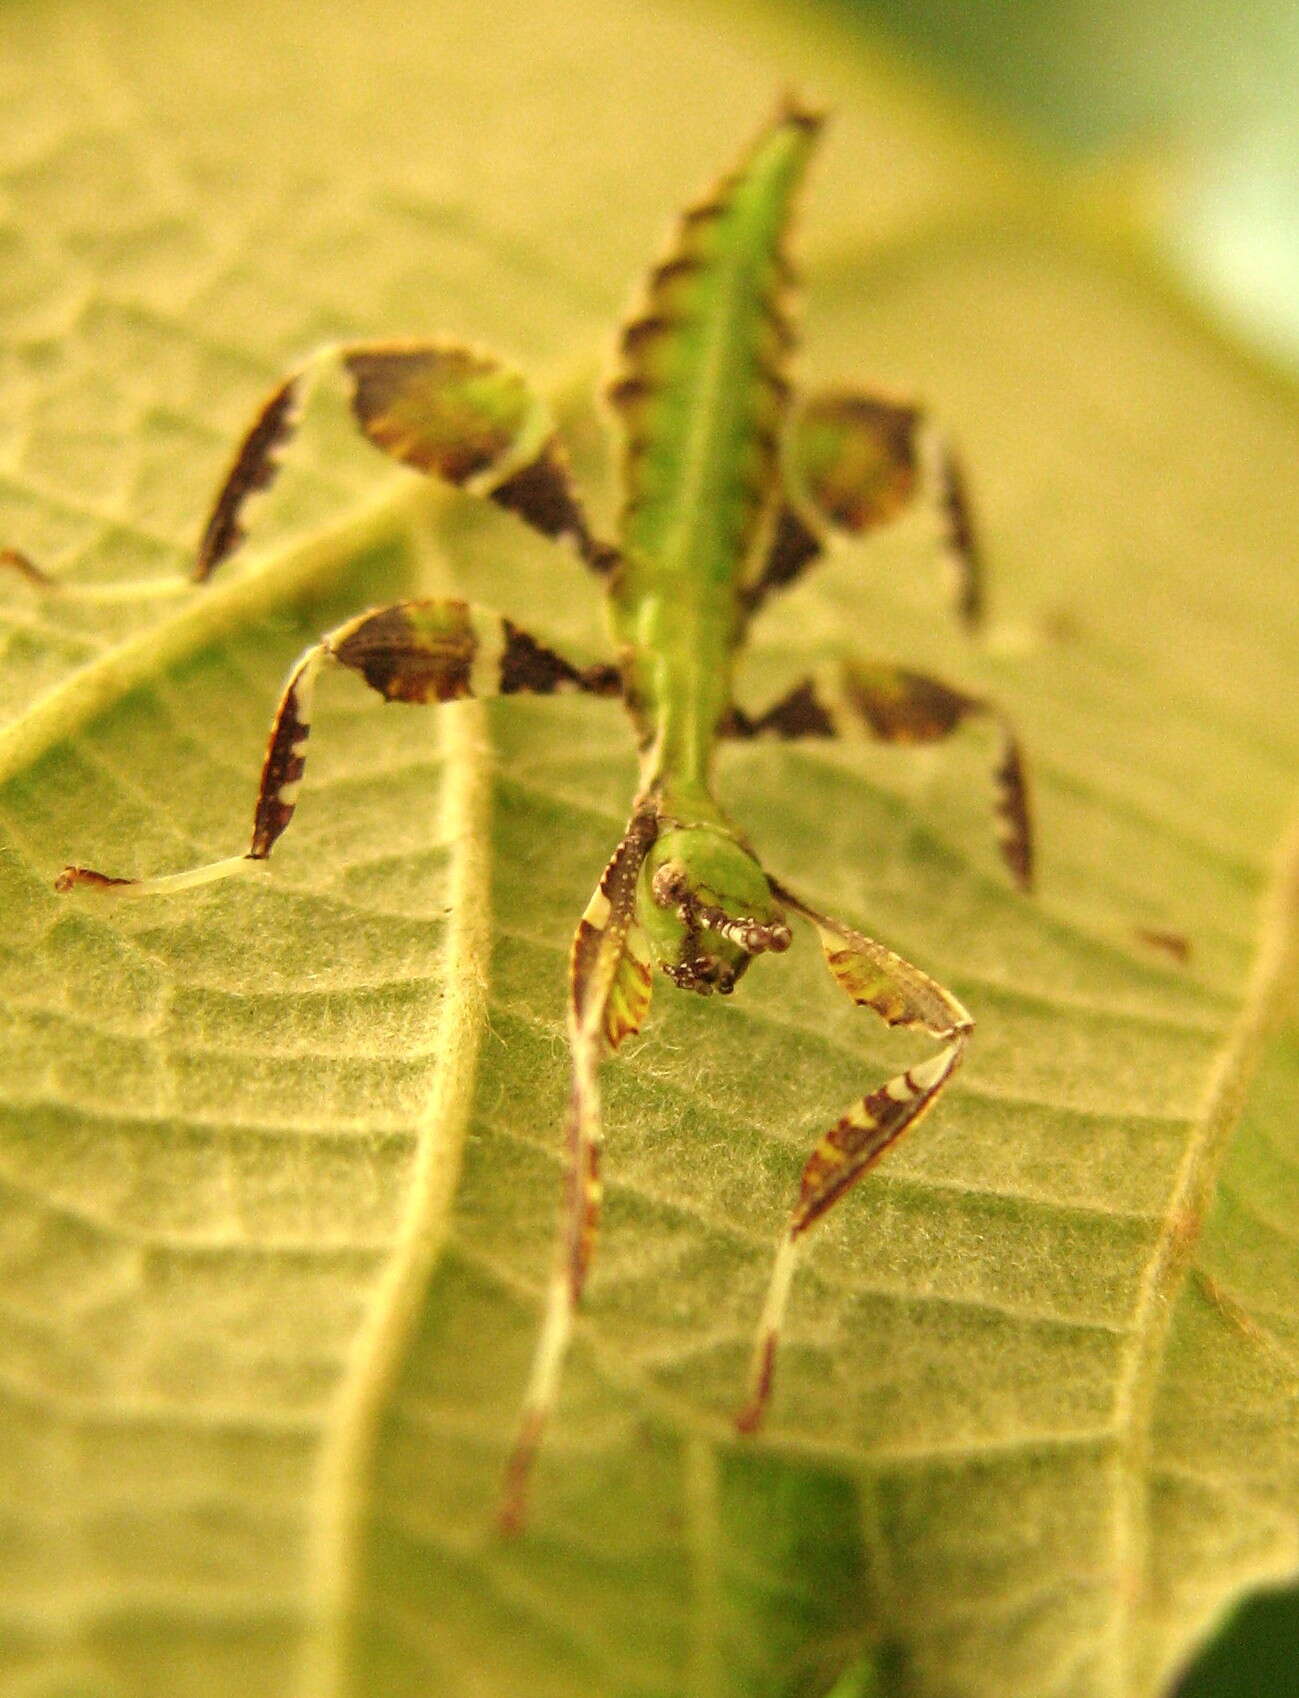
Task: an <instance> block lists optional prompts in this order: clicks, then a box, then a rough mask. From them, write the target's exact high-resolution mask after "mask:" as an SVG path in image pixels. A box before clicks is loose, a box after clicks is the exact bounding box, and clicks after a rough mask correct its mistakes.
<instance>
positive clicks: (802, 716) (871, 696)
mask: <svg viewBox="0 0 1299 1698" xmlns="http://www.w3.org/2000/svg"><path fill="white" fill-rule="evenodd" d="M971 719H974V720H980V719H982V720H986V721H988V722H990V723H991V724H992V725H994V726H995V727H996V728H997V733H998V744H997V757H996V764H995V766H994V768H993V820H994V824H995V826H996V831H997V841H998V844H999V846H1000V849H1001V854H1002V858H1003V859H1004V861H1005V863H1006V865H1007V867H1009V869H1010V873H1011V877H1012V878H1013V879H1014V880H1015V883H1016V884H1017V885H1018V886H1019V887H1020V889H1021V890H1029V889H1031V888H1032V883H1033V831H1032V821H1031V816H1030V811H1029V800H1028V779H1027V776H1026V773H1025V768H1024V757H1023V753H1022V751H1021V749H1020V745H1019V739H1018V737H1017V736H1016V734H1015V729H1014V727H1013V726H1012V725H1011V723H1010V721H1009V720H1008V719H1007V718H1006V716H1005V715H1004V714H1003V713H1002V712H1001V711H1000V709H999V708H996V707H994V706H993V705H992V703H990V702H986V701H984V700H982V699H981V698H979V697H977V696H970V695H966V694H965V692H964V691H962V690H956V689H953V688H952V686H951V685H950V684H944V683H942V682H941V681H940V680H939V679H937V678H931V677H929V676H928V675H927V674H926V673H923V672H911V671H908V670H907V669H906V668H904V667H901V666H891V665H889V664H887V663H886V662H877V663H870V662H865V661H848V662H845V663H844V665H843V667H842V668H841V670H840V673H839V676H838V677H837V678H831V679H829V680H828V681H823V680H821V679H813V678H805V679H803V680H802V682H801V683H799V684H796V685H795V686H794V688H793V689H792V690H790V691H789V692H788V693H787V694H786V695H785V696H783V697H782V698H781V700H780V701H778V702H776V703H775V704H774V705H773V706H772V707H770V708H768V709H767V710H766V711H765V712H764V713H761V714H758V715H756V716H753V717H751V716H749V715H748V714H744V713H742V712H740V711H739V710H735V711H734V712H733V714H732V718H731V721H730V723H729V725H728V726H727V731H728V733H729V734H730V735H731V736H736V737H781V738H800V737H838V736H842V735H843V734H844V733H845V731H847V730H849V729H851V728H852V727H853V726H854V725H856V726H860V727H862V728H863V729H864V730H866V731H868V732H869V733H870V735H871V736H872V737H876V738H878V739H879V740H880V741H881V742H884V743H935V742H938V741H939V740H940V739H942V738H944V737H950V736H951V734H952V733H953V732H954V731H956V730H957V729H958V728H959V727H960V726H962V725H964V724H965V723H966V722H967V721H968V720H971Z"/></svg>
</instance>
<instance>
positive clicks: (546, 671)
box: [57, 599, 622, 896]
mask: <svg viewBox="0 0 1299 1698" xmlns="http://www.w3.org/2000/svg"><path fill="white" fill-rule="evenodd" d="M326 661H329V662H333V663H336V664H337V665H340V666H344V667H347V668H348V669H349V670H350V671H352V672H356V673H359V674H360V675H361V677H363V678H364V679H365V681H366V683H367V684H369V685H370V686H371V688H372V689H375V690H377V691H378V692H379V694H380V695H381V696H383V697H384V698H385V699H386V700H387V701H390V702H411V703H417V704H418V703H440V702H454V701H462V700H464V699H465V698H466V697H470V696H474V697H480V698H481V697H484V696H497V695H503V696H508V695H515V694H518V693H520V692H524V691H526V692H528V693H530V694H534V695H552V694H554V693H555V692H556V691H560V690H580V691H584V692H586V693H587V694H591V695H600V696H610V695H617V694H619V692H620V691H621V688H622V682H621V678H620V676H619V673H618V671H617V668H616V667H612V666H591V667H586V668H579V667H576V666H574V665H572V664H571V662H569V661H567V660H565V659H564V657H563V656H562V655H559V654H556V653H555V651H554V650H553V649H550V648H547V647H546V646H545V645H544V644H542V643H539V642H538V641H537V640H536V638H535V637H531V636H529V634H528V633H527V632H526V631H524V630H522V629H520V627H519V626H517V625H515V624H514V623H513V622H512V621H511V620H509V619H503V618H502V617H501V615H500V614H499V613H492V612H490V611H488V610H487V609H486V608H482V607H475V606H474V605H473V604H472V603H470V602H465V601H455V600H449V599H436V600H426V601H405V602H396V603H394V604H393V605H392V606H391V607H381V608H378V609H375V610H373V611H371V612H369V613H362V614H359V615H358V616H357V617H356V618H355V619H349V620H348V621H347V623H346V624H344V625H340V626H338V628H337V629H336V630H334V631H331V632H329V633H328V635H327V636H325V637H323V638H322V639H321V641H320V642H318V643H315V644H313V646H312V647H311V648H309V649H308V650H307V652H306V653H305V654H304V655H303V656H302V657H301V659H300V660H298V661H297V663H296V664H295V665H294V667H293V670H292V671H291V672H290V673H289V677H288V680H287V682H286V684H285V687H284V693H283V695H282V696H281V697H280V705H279V707H278V708H277V709H276V713H275V718H274V720H273V722H272V725H271V734H270V739H269V741H268V742H267V745H266V758H265V761H264V763H263V765H262V777H261V783H260V785H259V787H258V791H257V802H256V806H255V808H254V812H253V830H252V838H251V840H250V842H249V845H248V849H247V850H246V852H245V853H244V854H243V855H236V856H231V857H230V858H228V859H226V860H221V861H213V862H211V863H209V864H208V865H206V866H203V867H195V868H192V869H191V870H189V871H187V872H182V873H173V874H170V875H167V876H164V877H161V878H147V879H122V878H111V877H108V876H107V875H105V874H104V873H99V872H95V871H94V870H93V869H91V868H89V867H65V868H64V870H63V872H62V873H61V874H60V875H59V878H58V880H57V888H58V889H59V890H64V891H66V890H71V889H73V888H74V887H75V886H78V885H89V886H92V887H94V888H97V889H107V890H113V891H115V892H118V893H122V894H126V895H131V896H152V895H160V894H163V893H165V892H168V891H175V890H183V889H187V888H189V887H190V886H191V885H196V884H207V883H210V882H212V881H213V880H215V879H220V878H228V877H230V876H231V875H233V874H237V873H241V872H247V871H248V870H249V869H250V867H252V866H255V865H256V864H257V863H258V862H261V861H264V860H265V859H266V858H267V856H268V855H269V854H270V852H271V850H272V848H273V847H274V845H275V843H276V842H277V841H278V839H279V838H280V836H281V835H282V833H283V832H284V829H285V827H286V826H287V825H288V823H289V821H290V820H291V819H292V818H293V810H294V807H295V806H296V803H297V795H298V788H299V786H300V784H301V782H302V775H303V772H304V770H305V767H306V746H307V738H308V736H309V734H310V731H311V702H312V697H313V694H314V692H315V686H316V679H317V677H318V676H319V673H320V670H321V668H322V666H324V664H325V663H326Z"/></svg>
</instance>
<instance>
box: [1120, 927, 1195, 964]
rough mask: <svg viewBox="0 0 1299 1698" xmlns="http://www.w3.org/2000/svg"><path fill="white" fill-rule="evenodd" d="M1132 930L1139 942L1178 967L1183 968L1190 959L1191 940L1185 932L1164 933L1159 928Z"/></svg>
mask: <svg viewBox="0 0 1299 1698" xmlns="http://www.w3.org/2000/svg"><path fill="white" fill-rule="evenodd" d="M1132 929H1133V932H1134V934H1135V935H1136V937H1137V939H1138V941H1139V942H1141V943H1145V944H1148V945H1149V946H1150V948H1151V949H1158V950H1159V951H1160V952H1161V953H1162V954H1164V955H1167V956H1169V957H1171V959H1172V960H1174V961H1176V962H1177V964H1178V966H1179V967H1184V966H1185V965H1186V963H1187V962H1188V961H1189V960H1190V959H1191V940H1190V938H1189V937H1187V936H1186V934H1185V932H1172V931H1165V930H1163V928H1162V927H1160V926H1134V927H1133V928H1132Z"/></svg>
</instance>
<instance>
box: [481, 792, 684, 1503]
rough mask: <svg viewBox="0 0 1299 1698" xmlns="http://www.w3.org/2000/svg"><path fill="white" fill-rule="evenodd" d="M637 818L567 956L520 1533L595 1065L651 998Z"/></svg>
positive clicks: (584, 1244)
mask: <svg viewBox="0 0 1299 1698" xmlns="http://www.w3.org/2000/svg"><path fill="white" fill-rule="evenodd" d="M657 829H658V828H657V823H656V819H655V816H654V815H653V814H652V813H637V814H634V815H633V816H632V820H631V823H630V825H629V826H628V827H627V831H626V833H625V834H624V836H623V839H622V841H621V842H620V843H619V845H618V847H617V849H616V850H615V851H614V853H613V858H612V859H611V860H610V862H609V864H608V866H607V867H606V868H605V870H604V873H603V875H602V876H601V879H600V883H599V885H598V886H597V887H596V891H595V894H594V896H592V898H591V900H590V902H589V903H588V904H587V909H586V912H585V913H584V914H583V916H582V918H581V920H580V921H579V922H578V927H577V931H576V933H575V935H574V938H573V948H572V953H571V955H570V958H569V1007H568V1041H569V1046H570V1049H571V1052H572V1060H573V1078H572V1086H571V1089H570V1092H569V1099H568V1114H567V1118H566V1121H565V1132H566V1142H567V1162H568V1167H567V1173H566V1177H565V1183H564V1197H563V1203H562V1207H561V1211H560V1225H559V1234H558V1241H557V1245H556V1255H555V1264H554V1268H553V1271H552V1273H551V1279H550V1286H549V1289H548V1292H547V1296H546V1308H545V1314H544V1317H543V1320H542V1324H541V1332H540V1334H539V1335H538V1338H537V1345H536V1349H535V1352H534V1354H533V1359H532V1372H531V1374H530V1376H529V1379H528V1385H527V1390H526V1391H525V1393H524V1398H523V1409H522V1412H521V1414H520V1417H519V1427H518V1433H517V1436H516V1438H515V1441H514V1448H513V1450H512V1451H511V1453H510V1459H509V1463H508V1465H507V1468H506V1474H505V1486H504V1493H503V1496H502V1501H501V1507H500V1513H499V1516H498V1525H499V1526H500V1529H501V1531H502V1532H503V1533H506V1534H514V1533H517V1532H518V1531H519V1530H520V1529H521V1527H522V1526H523V1522H524V1518H525V1516H526V1513H527V1499H528V1486H529V1482H530V1480H531V1477H532V1467H533V1463H534V1462H535V1460H536V1455H537V1447H538V1445H539V1444H540V1442H541V1435H542V1433H543V1432H544V1430H545V1426H546V1422H547V1420H548V1419H549V1416H550V1412H551V1410H552V1409H553V1408H554V1405H555V1399H556V1397H557V1396H558V1393H559V1382H560V1374H561V1372H562V1369H563V1365H564V1358H565V1356H566V1354H567V1351H568V1342H569V1338H570V1336H571V1334H572V1330H573V1317H574V1315H575V1313H576V1311H577V1307H578V1304H579V1303H580V1302H581V1300H582V1292H583V1290H584V1288H585V1285H586V1278H587V1274H588V1273H589V1272H590V1267H591V1257H592V1254H593V1252H594V1248H595V1238H596V1232H597V1229H598V1227H599V1221H600V1203H601V1195H602V1192H601V1182H600V1152H601V1148H602V1145H603V1134H602V1131H601V1124H600V1082H599V1067H600V1062H601V1060H602V1059H603V1057H604V1056H605V1055H606V1054H612V1053H613V1051H614V1050H616V1049H617V1048H618V1046H619V1045H620V1044H621V1043H622V1042H623V1040H624V1039H625V1038H628V1037H630V1036H631V1034H632V1033H633V1032H637V1031H639V1030H640V1027H641V1024H642V1022H643V1021H644V1019H645V1015H646V1013H647V1012H648V1009H649V1004H650V996H651V992H652V985H653V981H652V977H651V959H650V948H649V943H648V940H647V939H646V936H645V933H644V930H643V929H642V927H641V926H640V924H639V923H638V921H637V919H636V895H637V885H638V882H639V879H640V872H641V867H642V864H643V862H644V860H645V856H646V855H647V854H648V852H649V849H650V847H651V845H652V844H653V842H654V838H655V835H656V833H657Z"/></svg>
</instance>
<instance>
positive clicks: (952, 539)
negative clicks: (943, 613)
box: [938, 446, 984, 631]
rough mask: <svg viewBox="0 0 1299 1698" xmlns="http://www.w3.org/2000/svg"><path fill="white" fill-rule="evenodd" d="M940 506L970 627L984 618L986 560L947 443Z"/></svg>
mask: <svg viewBox="0 0 1299 1698" xmlns="http://www.w3.org/2000/svg"><path fill="white" fill-rule="evenodd" d="M938 506H939V511H940V513H941V515H942V519H943V525H944V529H945V531H946V537H947V546H948V548H949V549H950V550H951V553H952V556H953V562H954V564H955V566H956V570H957V584H956V611H957V614H958V615H959V617H960V619H961V621H962V623H963V624H964V625H965V626H966V628H967V629H968V630H971V631H972V630H974V629H976V627H977V626H979V625H980V624H981V623H982V621H983V611H984V609H983V562H982V554H981V551H980V548H979V539H978V536H977V534H976V532H975V529H974V514H973V511H972V509H971V506H970V498H969V492H968V489H967V486H966V480H965V473H964V471H963V470H962V469H961V464H960V462H959V461H958V460H957V459H956V457H955V456H954V455H953V454H952V453H951V451H950V450H949V449H948V448H947V447H946V446H944V447H943V448H942V449H941V451H940V454H939V459H938Z"/></svg>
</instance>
